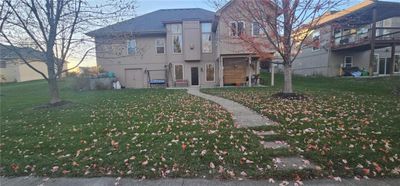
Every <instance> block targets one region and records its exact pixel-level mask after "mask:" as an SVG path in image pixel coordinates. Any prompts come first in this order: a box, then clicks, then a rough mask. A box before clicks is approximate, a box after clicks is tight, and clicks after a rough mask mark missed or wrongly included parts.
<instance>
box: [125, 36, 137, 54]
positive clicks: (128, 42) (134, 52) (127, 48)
mask: <svg viewBox="0 0 400 186" xmlns="http://www.w3.org/2000/svg"><path fill="white" fill-rule="evenodd" d="M131 41H135V48H134V51H133V53H129V44H130V42H131ZM137 48H138V47H137V41H136V39H129V40H127V42H126V54H127V55H136V54H137Z"/></svg>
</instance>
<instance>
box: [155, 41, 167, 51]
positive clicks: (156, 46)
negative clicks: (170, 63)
mask: <svg viewBox="0 0 400 186" xmlns="http://www.w3.org/2000/svg"><path fill="white" fill-rule="evenodd" d="M160 40H163V42H164V46H162V47H163V48H164V50H163V53H158V50H157V48H158V47H161V46H158V45H157V41H160ZM154 45H155V49H156V54H165V39H164V38H159V39H156V40H155V44H154Z"/></svg>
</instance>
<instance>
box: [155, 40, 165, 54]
mask: <svg viewBox="0 0 400 186" xmlns="http://www.w3.org/2000/svg"><path fill="white" fill-rule="evenodd" d="M156 53H157V54H164V53H165V39H156Z"/></svg>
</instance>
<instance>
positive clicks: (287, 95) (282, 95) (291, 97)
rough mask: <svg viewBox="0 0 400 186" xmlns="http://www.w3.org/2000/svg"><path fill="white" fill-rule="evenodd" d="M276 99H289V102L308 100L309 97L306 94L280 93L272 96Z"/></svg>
mask: <svg viewBox="0 0 400 186" xmlns="http://www.w3.org/2000/svg"><path fill="white" fill-rule="evenodd" d="M272 97H274V98H279V99H287V100H307V96H306V95H304V94H297V93H283V92H279V93H276V94H274V95H272Z"/></svg>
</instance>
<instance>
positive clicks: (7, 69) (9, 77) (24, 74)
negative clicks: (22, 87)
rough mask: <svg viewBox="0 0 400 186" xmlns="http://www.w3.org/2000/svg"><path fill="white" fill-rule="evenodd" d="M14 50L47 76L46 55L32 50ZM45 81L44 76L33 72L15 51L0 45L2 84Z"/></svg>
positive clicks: (0, 79)
mask: <svg viewBox="0 0 400 186" xmlns="http://www.w3.org/2000/svg"><path fill="white" fill-rule="evenodd" d="M14 50H18V52H19V53H20V54H21V55H23V56H24V58H25V59H26V60H27V61H28V62H29V64H30V65H32V66H33V67H35V68H36V69H38V70H39V71H41V72H43V73H44V74H46V75H47V65H46V63H45V57H44V54H43V53H42V52H40V51H37V50H35V49H32V48H27V47H24V48H20V47H14ZM39 79H44V78H43V76H42V75H40V74H39V73H37V72H35V71H34V70H32V69H31V68H30V67H29V66H28V65H26V64H25V63H24V61H22V60H21V59H20V57H19V56H18V55H17V54H16V53H15V52H13V51H10V50H8V49H7V48H6V47H4V46H3V45H0V82H1V83H5V82H24V81H32V80H39Z"/></svg>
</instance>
